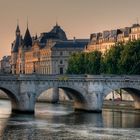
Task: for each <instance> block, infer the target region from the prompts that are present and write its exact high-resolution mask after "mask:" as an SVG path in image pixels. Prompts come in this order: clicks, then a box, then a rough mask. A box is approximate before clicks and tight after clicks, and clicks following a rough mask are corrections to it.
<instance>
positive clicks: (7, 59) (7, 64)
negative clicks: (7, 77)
mask: <svg viewBox="0 0 140 140" xmlns="http://www.w3.org/2000/svg"><path fill="white" fill-rule="evenodd" d="M0 73H11V56H4V57H3V58H2V60H1V61H0Z"/></svg>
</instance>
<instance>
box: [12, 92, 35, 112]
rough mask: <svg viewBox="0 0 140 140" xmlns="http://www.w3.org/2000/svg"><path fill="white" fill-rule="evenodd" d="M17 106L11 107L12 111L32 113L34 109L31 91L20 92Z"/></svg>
mask: <svg viewBox="0 0 140 140" xmlns="http://www.w3.org/2000/svg"><path fill="white" fill-rule="evenodd" d="M20 94H21V95H20V99H19V103H18V106H16V107H15V108H13V109H12V112H14V113H21V114H33V113H34V112H35V111H34V109H35V98H34V94H33V93H32V92H24V93H20Z"/></svg>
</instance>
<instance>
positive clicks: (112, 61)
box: [101, 43, 124, 74]
mask: <svg viewBox="0 0 140 140" xmlns="http://www.w3.org/2000/svg"><path fill="white" fill-rule="evenodd" d="M123 48H124V45H123V44H122V43H118V44H116V45H115V46H113V47H111V48H110V49H109V50H108V51H106V53H105V54H104V56H103V59H102V61H101V72H102V73H106V74H120V69H119V60H120V57H121V52H122V50H123Z"/></svg>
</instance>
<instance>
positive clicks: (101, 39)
mask: <svg viewBox="0 0 140 140" xmlns="http://www.w3.org/2000/svg"><path fill="white" fill-rule="evenodd" d="M137 39H140V25H139V24H133V25H132V26H131V27H125V28H120V29H115V30H106V31H103V32H101V33H93V34H91V35H90V42H89V44H88V45H87V47H86V49H85V51H86V52H91V51H94V50H98V51H101V52H102V53H105V52H106V50H108V49H110V48H111V47H113V46H114V45H115V44H116V43H119V42H121V43H126V42H128V41H133V40H137Z"/></svg>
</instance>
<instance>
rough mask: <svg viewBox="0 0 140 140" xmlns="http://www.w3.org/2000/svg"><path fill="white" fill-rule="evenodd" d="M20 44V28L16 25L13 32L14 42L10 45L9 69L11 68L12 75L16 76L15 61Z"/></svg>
mask: <svg viewBox="0 0 140 140" xmlns="http://www.w3.org/2000/svg"><path fill="white" fill-rule="evenodd" d="M21 44H22V37H21V35H20V28H19V25H18V24H17V28H16V31H15V40H14V42H13V43H12V47H11V68H12V74H17V59H18V50H19V47H20V46H21Z"/></svg>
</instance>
